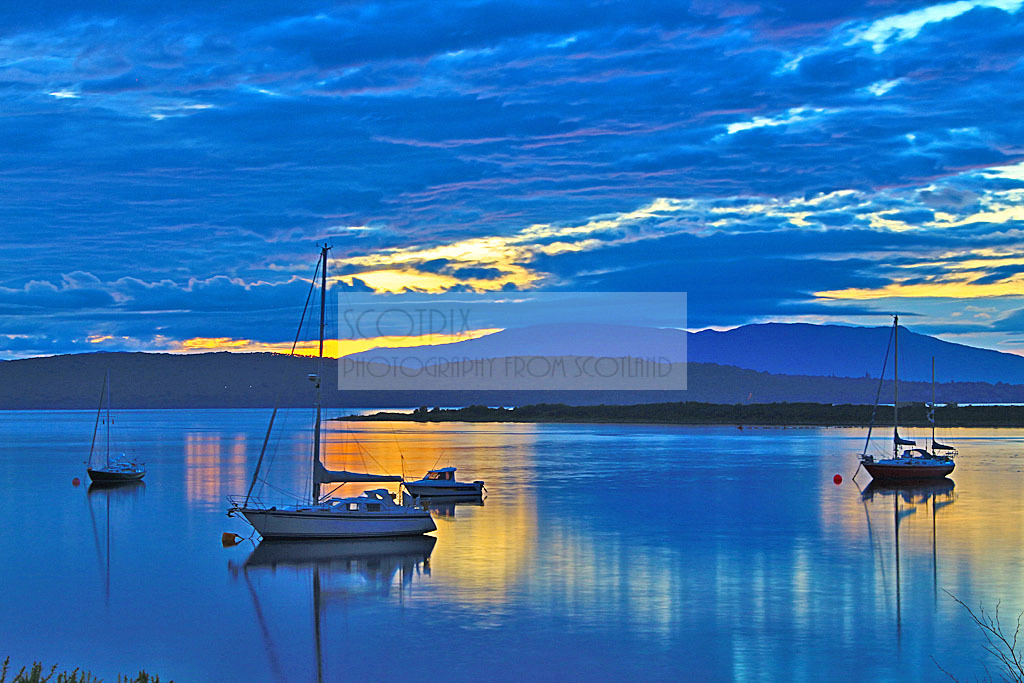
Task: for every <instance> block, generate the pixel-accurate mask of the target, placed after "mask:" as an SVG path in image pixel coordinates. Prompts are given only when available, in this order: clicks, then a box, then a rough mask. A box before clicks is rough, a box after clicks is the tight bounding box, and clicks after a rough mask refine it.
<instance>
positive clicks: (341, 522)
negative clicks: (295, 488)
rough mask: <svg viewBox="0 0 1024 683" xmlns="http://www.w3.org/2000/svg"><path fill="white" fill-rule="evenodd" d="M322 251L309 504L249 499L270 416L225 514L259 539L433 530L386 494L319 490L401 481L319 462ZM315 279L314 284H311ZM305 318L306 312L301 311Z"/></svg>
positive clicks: (419, 510)
mask: <svg viewBox="0 0 1024 683" xmlns="http://www.w3.org/2000/svg"><path fill="white" fill-rule="evenodd" d="M329 249H330V247H328V246H326V245H325V246H324V247H322V248H321V250H320V263H319V266H318V270H319V272H320V353H319V360H320V363H319V368H318V371H317V374H316V375H311V376H310V379H311V380H312V381H313V382H314V384H315V386H316V421H315V423H314V427H313V453H312V463H311V464H312V489H311V491H310V496H309V498H308V500H307V501H305V502H302V503H299V504H291V505H281V506H278V505H271V506H268V505H265V504H263V503H261V502H260V501H259V500H257V499H256V498H255V497H253V495H252V493H253V489H254V487H255V486H256V482H257V481H258V480H259V475H260V468H261V466H262V464H263V456H264V455H265V453H266V448H267V443H268V441H269V439H270V433H271V430H272V429H273V425H274V416H275V415H276V414H277V409H276V408H275V409H274V414H273V415H272V416H271V418H270V426H269V427H268V428H267V435H266V438H265V439H264V441H263V450H262V451H261V452H260V457H259V461H258V462H257V465H256V471H255V472H254V473H253V477H252V482H251V483H250V485H249V490H248V491H247V492H246V494H245V496H233V497H229V500H230V501H231V503H232V505H231V507H230V508H229V509H228V515H229V516H233V515H235V514H239V515H241V516H242V517H243V518H244V519H245V520H246V521H247V522H249V524H251V525H252V527H253V528H254V529H255V530H256V531H257V533H259V535H260V536H262V537H263V538H273V539H277V538H283V539H289V538H290V539H301V538H308V539H314V538H369V537H381V536H415V535H420V534H425V533H428V532H431V531H434V530H435V529H436V528H437V527H436V526H435V525H434V520H433V518H432V517H431V515H430V511H429V510H427V509H426V508H424V507H421V506H420V505H418V504H417V505H405V504H402V503H399V502H398V501H397V500H396V496H395V494H392V493H390V492H389V491H388V490H387V489H384V488H382V489H374V490H372V491H365V492H364V493H363V494H362V495H359V496H354V497H349V498H336V497H331V496H330V495H328V496H327V497H323V496H322V495H321V485H322V484H329V483H341V484H345V483H366V482H382V483H383V482H396V483H400V482H401V481H402V477H399V476H387V475H377V474H363V473H358V472H347V471H344V470H329V469H327V468H326V467H325V466H324V464H323V462H321V460H320V440H321V433H320V432H321V419H320V407H321V391H320V384H321V377H322V374H323V356H324V314H325V305H326V295H327V252H328V251H329ZM315 279H316V278H315V276H314V282H315ZM303 316H305V311H304V312H303Z"/></svg>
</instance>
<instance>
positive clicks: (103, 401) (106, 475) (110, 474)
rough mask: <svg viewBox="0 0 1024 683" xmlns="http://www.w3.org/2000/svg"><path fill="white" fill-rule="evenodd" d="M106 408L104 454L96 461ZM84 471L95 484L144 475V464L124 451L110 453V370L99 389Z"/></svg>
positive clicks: (137, 479) (117, 481)
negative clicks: (100, 429)
mask: <svg viewBox="0 0 1024 683" xmlns="http://www.w3.org/2000/svg"><path fill="white" fill-rule="evenodd" d="M104 407H105V408H106V419H105V420H104V424H105V425H106V428H107V430H106V431H107V448H106V455H105V456H104V458H103V460H102V461H98V460H99V459H98V457H97V455H98V454H97V453H96V435H97V433H98V432H99V428H100V417H101V416H102V415H103V412H104ZM86 467H87V469H86V471H87V472H88V473H89V479H91V480H92V481H93V482H94V483H96V484H119V483H122V482H128V481H139V480H140V479H142V478H143V477H144V476H146V465H145V464H144V463H141V462H135V461H134V460H132V459H131V458H129V457H128V456H126V455H125V454H124V453H116V454H114V455H113V457H112V456H111V454H110V370H107V373H106V376H105V377H104V379H103V389H101V390H100V405H99V407H98V408H97V409H96V424H95V425H93V428H92V445H90V446H89V459H88V460H87V461H86Z"/></svg>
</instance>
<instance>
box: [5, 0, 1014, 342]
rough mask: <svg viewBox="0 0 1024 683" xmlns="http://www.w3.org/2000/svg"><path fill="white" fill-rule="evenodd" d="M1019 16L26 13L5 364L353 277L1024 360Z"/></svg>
mask: <svg viewBox="0 0 1024 683" xmlns="http://www.w3.org/2000/svg"><path fill="white" fill-rule="evenodd" d="M1022 57H1024V0H955V1H953V2H888V1H885V0H874V1H871V2H865V3H843V2H831V1H829V0H816V1H815V2H796V1H792V2H776V3H769V2H745V1H736V2H733V1H731V0H716V1H714V2H711V1H709V0H694V1H693V2H689V3H687V2H682V1H679V0H674V1H672V2H657V1H650V2H614V1H606V2H572V1H569V0H567V1H565V2H550V1H549V0H544V1H541V2H525V1H517V2H489V1H486V0H474V1H462V0H456V1H452V2H442V1H440V0H439V1H438V2H422V1H419V2H355V1H353V2H348V3H339V4H333V5H332V4H325V3H310V2H305V1H303V0H289V1H288V2H278V1H269V2H260V1H258V0H253V1H250V2H239V3H210V2H204V3H198V2H190V1H188V0H185V1H183V2H177V3H115V2H109V0H106V1H104V0H100V1H90V0H77V1H76V2H74V3H71V2H59V1H51V0H41V1H39V2H33V3H6V4H5V5H4V6H3V8H2V9H0V358H19V357H27V356H37V355H49V354H54V353H72V352H83V351H112V350H113V351H140V350H141V351H187V350H210V349H231V350H259V349H267V348H269V349H274V348H282V347H284V346H286V345H287V344H288V342H289V340H290V339H291V338H292V336H293V335H294V327H295V321H296V320H297V318H298V314H299V312H300V311H301V308H302V304H303V301H304V300H305V297H306V292H307V291H308V288H309V278H310V276H311V275H312V269H313V266H314V264H315V261H316V258H317V251H316V244H317V242H318V241H323V240H325V239H327V240H330V243H331V244H332V245H333V248H332V251H331V254H332V261H331V271H330V272H331V274H332V275H333V276H334V279H333V282H334V287H335V290H336V291H343V290H344V289H345V288H349V289H352V290H358V291H369V290H373V291H377V292H385V291H401V290H403V289H410V290H419V291H431V292H443V291H446V290H451V289H456V290H465V289H471V290H475V291H494V292H500V291H524V290H526V291H535V290H542V291H586V292H614V291H622V292H686V293H687V297H688V320H687V322H686V325H687V326H688V327H689V328H690V329H703V328H708V327H713V328H717V329H726V328H730V327H735V326H737V325H742V324H747V323H756V322H766V321H779V322H813V323H839V324H853V325H884V324H887V323H888V321H889V317H888V316H889V314H890V313H893V312H899V313H900V314H901V321H902V322H903V323H905V324H906V325H907V326H909V327H910V328H911V329H913V330H914V331H917V332H922V333H926V334H934V335H938V336H940V337H942V338H944V339H948V340H950V341H958V342H961V343H968V344H973V345H977V346H984V347H988V348H996V349H1000V350H1004V351H1013V352H1018V353H1024V251H1022V249H1021V246H1022V245H1024V233H1022V230H1021V229H1022V227H1024V205H1022V203H1021V201H1022V199H1024V120H1022V117H1021V116H1020V112H1021V111H1024V106H1022V104H1024V87H1022V86H1024V83H1022V78H1021V76H1022V73H1024V71H1022V69H1024V62H1022Z"/></svg>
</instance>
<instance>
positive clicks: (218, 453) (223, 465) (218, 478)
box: [185, 432, 247, 505]
mask: <svg viewBox="0 0 1024 683" xmlns="http://www.w3.org/2000/svg"><path fill="white" fill-rule="evenodd" d="M245 445H246V439H245V434H243V433H238V434H232V435H228V434H220V433H217V432H213V433H207V432H189V433H187V434H186V435H185V495H186V497H187V498H188V500H189V501H190V502H202V503H214V504H217V505H219V504H221V501H222V500H223V496H224V493H223V492H224V491H225V490H226V489H229V488H230V487H231V486H232V485H233V484H234V483H235V482H238V481H244V479H245V476H246V467H247V464H246V453H245Z"/></svg>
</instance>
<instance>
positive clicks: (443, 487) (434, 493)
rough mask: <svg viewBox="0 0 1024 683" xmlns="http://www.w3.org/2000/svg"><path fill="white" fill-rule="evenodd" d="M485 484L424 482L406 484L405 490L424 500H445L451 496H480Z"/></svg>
mask: <svg viewBox="0 0 1024 683" xmlns="http://www.w3.org/2000/svg"><path fill="white" fill-rule="evenodd" d="M483 487H484V485H483V482H475V483H472V484H470V483H468V482H451V481H449V482H445V483H443V484H431V483H423V482H415V481H410V482H405V490H406V491H408V492H409V493H411V494H412V495H414V496H422V497H423V498H444V497H450V496H479V495H480V494H481V493H482V491H483Z"/></svg>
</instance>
